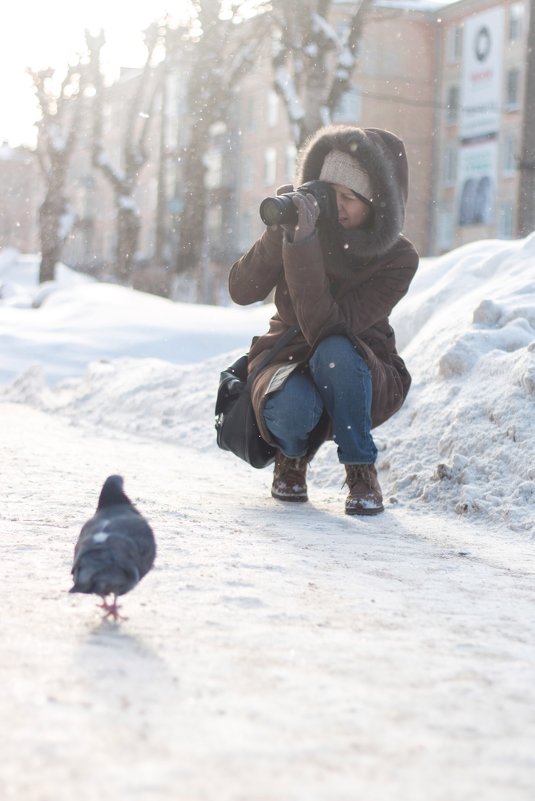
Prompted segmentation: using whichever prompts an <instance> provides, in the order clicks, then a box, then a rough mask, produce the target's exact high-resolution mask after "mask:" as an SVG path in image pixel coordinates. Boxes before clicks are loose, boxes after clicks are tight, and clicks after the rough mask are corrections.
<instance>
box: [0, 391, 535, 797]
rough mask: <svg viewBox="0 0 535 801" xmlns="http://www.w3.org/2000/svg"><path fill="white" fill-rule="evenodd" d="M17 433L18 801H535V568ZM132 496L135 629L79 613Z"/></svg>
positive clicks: (465, 530)
mask: <svg viewBox="0 0 535 801" xmlns="http://www.w3.org/2000/svg"><path fill="white" fill-rule="evenodd" d="M0 411H1V414H2V426H1V427H0V449H1V453H2V459H1V461H0V480H1V485H2V504H1V510H0V541H1V545H2V568H3V579H2V582H1V585H0V586H1V588H2V630H3V633H2V658H1V660H0V721H1V727H2V729H3V734H2V749H1V750H2V754H1V757H0V759H1V767H0V798H2V799H3V800H4V801H67V800H68V801H72V799H73V798H75V799H76V801H95V799H99V801H108V799H109V801H112V799H113V801H123V799H124V801H126V800H127V799H128V801H179V800H180V801H182V799H183V800H184V801H356V799H369V801H391V800H392V801H393V800H394V799H395V801H420V799H421V801H424V800H425V801H465V799H466V801H474V799H477V801H505V799H507V801H528V799H529V801H531V799H532V798H533V793H534V787H535V749H534V747H533V746H534V742H535V682H534V676H535V674H534V665H535V637H534V634H535V615H534V613H533V612H534V604H535V584H534V582H533V567H534V561H535V560H534V558H533V550H532V544H529V543H526V540H525V539H524V540H523V541H520V540H519V539H516V538H515V535H513V534H512V533H511V532H505V533H504V532H499V531H494V532H491V531H486V530H485V529H483V528H481V527H479V528H476V527H470V525H469V524H467V523H466V522H465V521H464V520H461V519H459V520H448V521H446V520H444V519H438V518H436V517H431V516H423V515H418V513H417V512H415V511H411V510H410V509H407V508H401V507H399V506H395V507H391V508H389V509H388V510H387V511H386V512H385V514H384V515H382V516H379V517H378V518H376V519H358V518H357V519H355V518H348V517H346V516H344V514H343V498H344V494H345V493H344V491H343V490H342V489H341V488H340V491H339V493H332V491H331V492H328V491H326V490H321V491H320V490H318V489H316V488H314V486H310V488H309V489H310V495H311V502H310V503H309V504H306V505H305V504H303V505H302V506H301V505H298V506H297V507H296V508H294V507H291V508H288V507H287V506H285V505H283V504H277V503H275V502H274V501H272V500H271V499H270V498H269V480H270V476H269V471H261V472H257V471H253V470H251V469H249V468H247V466H246V465H241V464H240V463H238V462H237V461H236V460H233V459H232V458H231V457H230V456H229V455H227V454H219V453H214V454H212V455H203V454H199V453H193V452H188V451H187V450H185V449H182V448H177V447H176V446H170V445H167V444H165V443H162V442H157V441H154V440H149V439H139V440H136V439H135V438H133V437H132V436H127V435H126V434H123V433H116V432H113V431H110V430H106V431H102V430H101V431H100V432H99V431H97V430H96V429H95V428H90V427H79V426H74V425H72V424H69V423H66V422H64V421H63V420H61V419H60V418H58V417H54V416H49V415H46V414H44V413H43V412H39V411H36V410H32V409H30V408H28V407H26V406H23V405H14V404H1V405H0ZM116 472H118V473H121V474H123V475H124V477H125V490H126V492H127V493H128V495H129V496H130V497H131V498H132V500H133V501H134V503H136V504H137V505H138V507H139V509H140V511H142V512H143V514H144V515H146V516H147V518H148V519H149V521H150V523H151V524H152V526H153V528H154V531H155V534H156V537H157V542H158V556H157V560H156V567H155V568H154V570H153V571H152V573H150V574H149V575H148V576H147V577H146V578H145V579H144V580H143V581H142V582H141V584H140V585H139V586H138V587H137V588H136V589H135V590H134V591H133V592H132V593H131V594H129V595H127V596H125V597H124V598H123V599H122V610H123V613H124V614H125V615H127V616H128V618H129V619H128V620H127V621H125V622H122V623H121V624H119V625H115V624H112V623H102V622H100V617H99V614H100V613H99V611H98V610H97V606H96V599H95V598H94V597H90V596H72V595H68V594H67V590H68V588H69V586H70V580H69V579H70V576H69V571H70V566H71V560H72V550H73V547H74V542H75V539H76V537H77V535H78V532H79V529H80V526H81V525H82V523H83V522H84V521H85V520H86V519H87V518H88V517H89V516H90V515H91V514H92V513H93V511H94V508H95V506H96V501H97V496H98V491H99V489H100V486H101V484H102V481H103V479H104V478H105V477H106V476H107V475H108V474H110V473H116ZM340 483H342V476H341V481H340Z"/></svg>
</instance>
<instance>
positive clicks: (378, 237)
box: [295, 125, 409, 261]
mask: <svg viewBox="0 0 535 801" xmlns="http://www.w3.org/2000/svg"><path fill="white" fill-rule="evenodd" d="M331 150H341V151H343V152H344V153H348V154H349V155H350V156H351V157H352V158H354V159H355V160H356V161H357V162H358V164H359V165H360V166H361V167H362V169H363V170H365V172H366V173H367V175H368V177H369V179H370V183H371V187H372V194H373V201H372V205H373V209H374V215H373V220H372V223H371V225H370V226H368V227H367V228H353V229H347V230H345V231H344V230H343V229H342V232H341V235H342V238H343V240H344V242H343V244H344V245H346V244H347V245H348V248H346V252H347V251H349V253H350V254H351V255H352V256H354V257H356V258H358V260H359V261H360V260H363V259H364V260H367V259H370V258H373V257H377V256H382V255H384V254H385V253H387V252H388V251H389V250H390V248H391V247H392V246H393V245H394V244H395V242H396V241H397V240H398V239H399V237H400V234H401V233H402V230H403V224H404V221H405V203H406V201H407V195H408V187H409V170H408V164H407V156H406V153H405V146H404V144H403V142H402V140H401V139H399V137H397V136H396V135H395V134H393V133H390V132H389V131H383V130H381V129H379V128H357V127H355V126H352V125H329V126H326V127H325V128H320V129H319V130H318V131H316V133H315V134H313V136H311V137H310V139H309V140H308V141H307V142H305V144H304V145H303V148H302V149H301V151H300V154H299V158H298V164H297V175H296V184H295V185H296V187H299V186H301V185H302V184H304V183H306V182H307V181H314V180H316V179H318V178H319V175H320V172H321V168H322V166H323V161H324V159H325V157H326V155H327V153H329V152H330V151H331Z"/></svg>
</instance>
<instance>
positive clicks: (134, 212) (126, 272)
mask: <svg viewBox="0 0 535 801" xmlns="http://www.w3.org/2000/svg"><path fill="white" fill-rule="evenodd" d="M161 33H162V31H161V28H160V26H159V25H157V24H154V25H152V26H150V28H148V29H147V31H146V32H145V45H146V48H147V55H146V59H145V64H144V66H143V67H142V68H141V69H140V71H139V74H138V75H136V76H135V77H134V78H133V79H132V80H133V87H134V88H133V91H132V94H131V96H130V98H129V99H128V101H127V110H126V115H125V119H124V125H123V129H122V135H121V162H122V163H121V164H119V165H117V164H112V163H111V160H110V157H109V155H108V153H107V151H106V148H105V144H104V130H103V118H104V107H105V103H106V91H107V90H106V87H105V86H104V79H103V76H102V71H101V65H100V54H101V50H102V47H103V45H104V42H105V39H104V33H103V32H101V33H100V34H99V35H98V36H91V35H90V34H89V33H86V38H87V42H88V46H89V50H90V54H91V76H92V81H93V84H94V87H95V95H94V102H93V165H94V166H95V167H96V168H97V169H99V170H100V171H101V172H102V174H103V175H104V176H105V177H106V179H107V180H108V181H109V182H110V184H111V186H112V188H113V192H114V197H115V207H116V213H117V236H116V254H115V274H116V276H117V278H118V279H119V280H120V281H121V282H123V283H128V282H129V281H130V280H131V277H132V268H133V265H134V263H135V259H136V256H137V251H138V243H139V234H140V227H141V224H140V215H139V209H138V205H137V202H136V199H135V191H136V189H137V186H138V183H139V177H140V173H141V170H142V168H143V166H144V165H145V163H146V161H147V158H148V154H147V148H146V144H147V137H148V134H149V128H150V125H151V122H152V111H153V107H154V104H155V99H156V96H157V94H158V92H159V91H160V89H161V80H160V73H161V67H156V68H154V67H153V66H152V63H153V56H154V52H155V50H156V48H157V46H158V44H159V43H160V40H161Z"/></svg>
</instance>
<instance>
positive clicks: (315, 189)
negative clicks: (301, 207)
mask: <svg viewBox="0 0 535 801" xmlns="http://www.w3.org/2000/svg"><path fill="white" fill-rule="evenodd" d="M299 194H301V195H302V194H306V195H314V197H315V198H316V200H317V203H318V206H319V207H320V213H319V216H320V218H322V219H324V220H329V219H334V220H335V219H337V217H338V207H337V205H336V195H335V193H334V190H333V188H332V186H330V184H328V183H326V182H325V181H308V182H307V183H306V184H303V185H302V186H300V187H299V189H297V191H295V192H287V193H286V194H284V195H278V196H277V197H267V198H265V199H264V200H263V201H262V203H261V204H260V217H261V219H262V222H263V223H265V225H282V224H283V223H287V224H289V225H295V223H296V222H297V218H298V213H297V208H296V207H295V206H294V203H293V200H292V198H293V197H295V196H296V195H299Z"/></svg>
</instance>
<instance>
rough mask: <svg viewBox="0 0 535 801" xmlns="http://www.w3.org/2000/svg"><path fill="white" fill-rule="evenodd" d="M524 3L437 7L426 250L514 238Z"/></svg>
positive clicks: (478, 0) (477, 1) (465, 0)
mask: <svg viewBox="0 0 535 801" xmlns="http://www.w3.org/2000/svg"><path fill="white" fill-rule="evenodd" d="M529 8H530V3H529V2H527V1H525V2H523V1H522V0H501V1H500V2H498V1H497V0H494V1H492V0H460V2H457V3H453V4H452V5H450V6H448V7H446V8H444V9H442V11H441V14H440V26H439V33H440V35H439V37H438V40H437V46H438V50H437V59H438V63H437V75H438V76H439V78H440V84H439V86H440V90H439V99H440V105H439V111H438V120H437V123H436V126H435V129H436V139H437V145H436V152H437V155H436V168H437V176H436V181H435V186H434V192H433V205H434V209H435V222H434V226H433V233H432V237H431V243H430V248H429V252H430V253H441V252H444V251H447V250H451V249H452V248H455V247H458V246H459V245H462V244H465V243H466V242H471V241H474V240H476V239H485V238H502V239H510V238H512V237H514V236H515V231H516V218H517V214H516V209H517V194H518V182H519V172H518V158H519V152H520V144H521V129H522V121H523V108H524V103H525V98H524V93H525V89H524V85H525V63H526V49H527V31H528V22H529V19H528V14H529ZM530 102H535V98H532V99H531V100H530Z"/></svg>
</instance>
